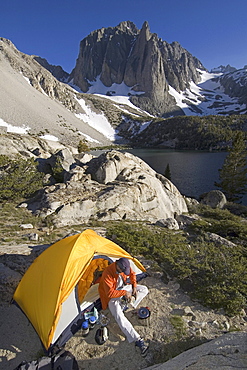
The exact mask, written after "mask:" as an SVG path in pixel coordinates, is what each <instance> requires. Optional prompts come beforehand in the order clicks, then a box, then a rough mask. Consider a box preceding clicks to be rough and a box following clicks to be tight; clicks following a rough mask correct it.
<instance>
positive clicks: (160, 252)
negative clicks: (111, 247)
mask: <svg viewBox="0 0 247 370" xmlns="http://www.w3.org/2000/svg"><path fill="white" fill-rule="evenodd" d="M216 213H217V212H216ZM227 215H228V213H227V212H223V213H222V215H219V214H218V213H217V217H218V218H219V219H221V221H222V222H223V220H225V221H226V216H227ZM232 219H233V220H234V221H235V216H234V215H233V216H232ZM211 221H212V220H211ZM214 221H215V222H217V220H214ZM218 221H219V220H218ZM198 222H199V221H198ZM197 225H198V223H197ZM203 225H204V226H203ZM207 225H208V222H206V221H202V222H201V226H203V227H204V228H206V227H208V226H207ZM107 237H108V238H110V239H111V238H112V239H113V240H114V241H115V242H116V243H118V244H119V245H120V246H121V247H123V248H124V249H126V250H127V251H128V252H129V253H130V254H132V255H135V256H138V255H143V256H144V257H145V258H147V259H152V260H153V261H155V262H156V263H157V264H158V265H159V267H160V268H161V269H162V271H163V272H164V274H165V276H167V277H172V278H174V277H175V278H177V279H178V280H179V281H180V283H181V285H182V286H186V287H187V289H189V293H190V294H191V295H192V296H193V297H195V298H197V299H198V300H200V302H201V303H202V304H204V305H206V306H208V307H211V308H215V309H219V308H223V309H224V310H225V312H226V313H227V314H229V315H235V314H238V313H239V312H240V310H241V309H242V308H243V307H245V305H246V298H247V285H246V281H247V255H246V249H245V247H244V246H239V245H236V247H229V245H221V246H218V245H216V244H214V243H213V242H210V241H208V240H207V237H206V235H203V233H201V235H199V236H194V239H193V240H190V241H189V240H187V239H186V236H185V235H183V234H182V233H181V232H174V231H171V230H167V229H163V228H159V227H147V225H145V226H144V225H142V224H141V223H129V222H119V223H115V224H113V225H111V226H109V227H107Z"/></svg>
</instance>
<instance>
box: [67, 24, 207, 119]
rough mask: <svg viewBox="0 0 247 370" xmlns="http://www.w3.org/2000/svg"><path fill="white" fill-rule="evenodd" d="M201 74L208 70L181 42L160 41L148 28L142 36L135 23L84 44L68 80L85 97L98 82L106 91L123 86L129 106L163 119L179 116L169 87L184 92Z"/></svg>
mask: <svg viewBox="0 0 247 370" xmlns="http://www.w3.org/2000/svg"><path fill="white" fill-rule="evenodd" d="M198 68H200V69H201V70H205V68H204V67H203V65H202V64H201V63H200V61H199V60H198V59H196V58H195V57H193V56H192V55H191V54H190V53H189V52H188V51H187V50H185V49H184V48H182V47H181V45H180V44H179V43H178V42H173V43H172V44H169V43H167V42H166V41H162V40H161V39H160V38H158V36H157V35H156V34H153V33H151V32H150V29H149V25H148V23H147V22H144V24H143V26H142V29H141V30H138V29H137V27H136V26H135V25H134V24H133V23H132V22H129V21H128V22H122V23H120V24H119V25H118V26H116V27H114V28H102V29H100V30H96V31H94V32H92V33H91V34H90V35H89V36H87V37H86V38H85V39H83V40H82V41H81V44H80V51H79V56H78V59H77V62H76V66H75V68H74V70H73V71H72V73H71V75H70V77H69V80H70V81H71V82H73V83H74V84H75V85H77V86H78V87H79V88H80V89H81V90H82V91H83V92H88V91H90V86H91V85H92V83H93V82H94V81H96V80H97V78H98V77H99V78H100V81H101V82H102V84H103V85H104V86H107V87H109V94H110V93H111V89H110V87H111V86H112V85H113V84H121V83H124V84H125V85H127V86H128V87H130V88H131V92H130V95H132V97H131V101H132V102H133V103H134V104H135V105H137V106H139V107H141V108H142V109H144V110H146V111H148V112H150V113H152V114H155V115H160V116H164V115H166V114H167V113H168V112H170V113H171V112H172V111H174V112H173V113H174V114H176V113H177V114H178V113H180V114H181V110H180V109H179V108H178V107H176V105H175V100H174V99H173V98H172V97H171V96H170V95H169V85H170V86H172V87H173V88H174V89H176V90H177V91H180V90H185V88H186V87H188V86H189V83H190V82H191V81H193V82H195V83H197V82H198V81H199V80H200V74H199V72H198V70H197V69H198Z"/></svg>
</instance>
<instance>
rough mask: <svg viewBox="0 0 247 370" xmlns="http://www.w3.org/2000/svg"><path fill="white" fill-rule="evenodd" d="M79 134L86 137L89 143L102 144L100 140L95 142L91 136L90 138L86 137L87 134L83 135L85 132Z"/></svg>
mask: <svg viewBox="0 0 247 370" xmlns="http://www.w3.org/2000/svg"><path fill="white" fill-rule="evenodd" d="M79 134H80V135H82V136H84V137H85V139H86V140H87V141H89V142H91V143H98V144H99V143H100V142H99V141H98V140H95V139H93V138H92V137H91V136H89V135H86V134H83V132H81V131H79Z"/></svg>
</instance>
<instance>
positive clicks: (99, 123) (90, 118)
mask: <svg viewBox="0 0 247 370" xmlns="http://www.w3.org/2000/svg"><path fill="white" fill-rule="evenodd" d="M75 99H76V100H77V101H78V103H79V104H80V106H81V107H82V109H83V110H84V112H85V113H78V114H75V116H76V117H77V118H79V119H81V120H82V121H84V122H86V123H87V124H88V125H89V126H91V127H93V128H94V129H95V130H97V131H99V132H100V133H102V134H103V135H104V136H105V137H107V138H108V139H110V140H111V141H113V140H114V139H115V130H114V128H113V127H112V126H111V124H110V122H109V121H108V120H107V118H106V117H105V116H104V114H103V113H101V114H98V113H96V112H94V111H92V109H91V108H90V107H89V106H88V105H86V102H85V100H83V99H77V98H76V97H75Z"/></svg>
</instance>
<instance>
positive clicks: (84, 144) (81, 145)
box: [77, 139, 90, 153]
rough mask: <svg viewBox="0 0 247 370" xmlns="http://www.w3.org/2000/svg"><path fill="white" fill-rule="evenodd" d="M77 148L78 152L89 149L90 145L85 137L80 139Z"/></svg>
mask: <svg viewBox="0 0 247 370" xmlns="http://www.w3.org/2000/svg"><path fill="white" fill-rule="evenodd" d="M77 149H78V152H79V153H82V152H89V151H90V147H89V145H88V142H87V140H86V139H83V140H80V141H79V144H78V147H77Z"/></svg>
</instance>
